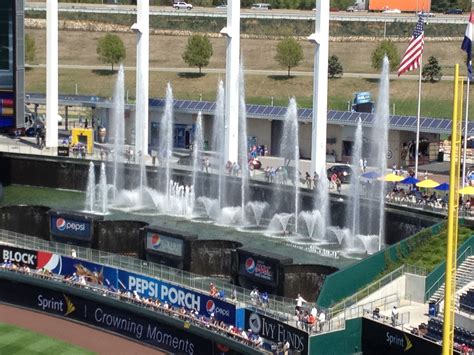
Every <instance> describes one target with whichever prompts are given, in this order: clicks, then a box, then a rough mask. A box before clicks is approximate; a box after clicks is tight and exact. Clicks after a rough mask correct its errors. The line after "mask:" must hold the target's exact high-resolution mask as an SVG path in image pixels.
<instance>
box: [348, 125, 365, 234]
mask: <svg viewBox="0 0 474 355" xmlns="http://www.w3.org/2000/svg"><path fill="white" fill-rule="evenodd" d="M361 159H362V121H361V120H360V118H359V120H358V122H357V128H356V131H355V136H354V145H353V147H352V176H351V195H350V201H351V203H350V206H351V209H352V211H348V212H347V213H346V220H347V222H346V226H349V227H350V228H351V231H352V234H353V235H358V234H360V193H361V180H360V176H361V170H360V160H361Z"/></svg>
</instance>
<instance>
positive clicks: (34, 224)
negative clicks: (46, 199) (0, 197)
mask: <svg viewBox="0 0 474 355" xmlns="http://www.w3.org/2000/svg"><path fill="white" fill-rule="evenodd" d="M48 211H49V207H45V206H5V207H0V229H5V230H9V231H12V232H16V233H20V234H26V235H34V236H35V237H38V238H41V239H44V240H49V219H48V215H47V212H48Z"/></svg>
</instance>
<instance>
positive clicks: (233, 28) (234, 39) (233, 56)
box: [220, 0, 240, 162]
mask: <svg viewBox="0 0 474 355" xmlns="http://www.w3.org/2000/svg"><path fill="white" fill-rule="evenodd" d="M220 34H221V35H223V36H225V37H227V50H226V70H225V138H224V141H225V144H224V146H225V157H224V159H225V161H229V160H230V161H231V162H237V161H238V152H239V149H238V148H239V69H240V64H239V63H240V62H239V61H240V58H239V55H240V0H232V1H229V2H228V5H227V26H226V27H224V28H223V29H222V30H221V31H220Z"/></svg>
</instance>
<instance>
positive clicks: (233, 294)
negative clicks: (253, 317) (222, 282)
mask: <svg viewBox="0 0 474 355" xmlns="http://www.w3.org/2000/svg"><path fill="white" fill-rule="evenodd" d="M230 299H231V300H232V301H237V290H236V289H235V288H233V289H232V291H231V292H230Z"/></svg>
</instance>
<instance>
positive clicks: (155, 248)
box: [146, 231, 184, 257]
mask: <svg viewBox="0 0 474 355" xmlns="http://www.w3.org/2000/svg"><path fill="white" fill-rule="evenodd" d="M146 248H147V250H148V251H152V252H159V253H165V254H171V255H173V256H178V257H183V254H184V252H183V250H184V241H183V240H182V239H179V238H174V237H170V236H167V235H163V233H158V232H155V231H147V233H146Z"/></svg>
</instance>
